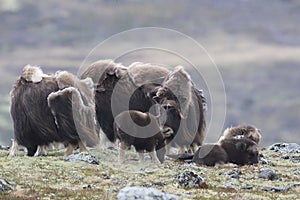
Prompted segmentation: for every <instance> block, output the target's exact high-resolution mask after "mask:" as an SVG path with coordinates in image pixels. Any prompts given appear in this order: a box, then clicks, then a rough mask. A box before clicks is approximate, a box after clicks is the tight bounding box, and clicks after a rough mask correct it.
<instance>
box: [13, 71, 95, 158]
mask: <svg viewBox="0 0 300 200" xmlns="http://www.w3.org/2000/svg"><path fill="white" fill-rule="evenodd" d="M57 80H58V81H57ZM57 80H56V77H54V76H49V75H45V74H44V73H43V72H42V70H41V69H40V68H39V67H35V66H30V65H27V66H25V67H24V69H23V73H22V75H21V77H19V79H18V80H17V81H16V83H15V86H14V88H13V90H12V92H11V107H10V113H11V116H12V119H13V124H14V146H13V147H14V148H12V151H11V152H10V155H15V154H16V150H17V149H18V148H17V147H18V145H22V146H24V147H26V148H27V155H28V156H33V155H34V154H35V152H36V151H37V148H38V146H41V147H42V146H48V145H49V144H50V143H52V142H54V141H56V142H67V143H71V144H72V143H73V142H74V140H76V139H77V141H78V139H79V137H78V133H77V132H76V131H73V130H72V131H70V129H69V130H66V129H65V130H64V131H63V130H62V128H65V127H66V126H65V125H69V124H71V123H70V121H72V119H73V118H72V117H70V116H72V115H68V117H67V118H63V117H58V115H57V114H58V113H62V112H65V111H66V110H68V108H69V107H70V106H72V104H71V102H70V96H69V95H67V96H65V95H56V96H57V97H58V96H59V98H60V99H58V98H56V97H55V98H54V97H53V94H55V93H56V92H58V93H57V94H63V93H64V92H63V91H59V89H60V88H59V84H58V83H60V81H59V79H57ZM77 81H79V80H78V79H77ZM49 96H52V98H50V99H52V100H53V102H50V104H51V105H50V106H51V107H49V105H48V104H49V101H47V99H48V100H49ZM54 100H55V101H54ZM59 102H60V103H61V104H60V103H59ZM66 102H67V103H66ZM67 104H68V105H67ZM65 106H67V107H65ZM93 109H94V108H92V109H91V110H93ZM55 111H58V112H56V113H55V114H56V116H55V117H54V116H53V113H54V112H55ZM71 114H72V112H71ZM92 136H94V135H87V138H90V137H91V138H92V140H94V137H92Z"/></svg>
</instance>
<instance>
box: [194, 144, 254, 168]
mask: <svg viewBox="0 0 300 200" xmlns="http://www.w3.org/2000/svg"><path fill="white" fill-rule="evenodd" d="M258 152H259V151H258V146H257V144H256V143H255V142H253V141H252V140H250V139H248V138H240V139H237V138H229V139H224V140H222V141H221V142H220V144H205V145H202V146H201V147H200V148H199V149H198V150H197V151H196V153H195V155H194V156H193V159H192V161H193V162H195V163H198V164H204V165H208V166H214V165H216V164H224V163H234V164H237V165H246V164H256V163H258Z"/></svg>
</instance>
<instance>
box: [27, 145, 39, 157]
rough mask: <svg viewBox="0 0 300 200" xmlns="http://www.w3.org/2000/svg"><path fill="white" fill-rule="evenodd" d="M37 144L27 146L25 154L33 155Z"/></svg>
mask: <svg viewBox="0 0 300 200" xmlns="http://www.w3.org/2000/svg"><path fill="white" fill-rule="evenodd" d="M37 148H38V146H37V145H36V146H33V147H27V150H28V152H27V156H34V154H35V152H36V151H37Z"/></svg>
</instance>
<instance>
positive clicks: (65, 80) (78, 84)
mask: <svg viewBox="0 0 300 200" xmlns="http://www.w3.org/2000/svg"><path fill="white" fill-rule="evenodd" d="M55 77H56V81H57V84H58V87H59V89H60V90H59V91H56V92H52V93H50V94H49V96H48V97H47V101H48V106H49V107H50V108H51V112H52V114H53V116H54V119H55V123H56V124H57V129H58V134H59V135H60V136H61V139H62V140H63V141H67V142H68V148H67V152H66V155H69V154H71V153H72V152H73V149H74V148H75V147H76V146H77V145H78V146H79V149H80V151H86V148H85V145H84V144H83V143H82V140H83V141H85V142H86V143H87V145H88V146H95V145H97V144H98V143H99V138H98V135H97V132H96V126H95V125H96V124H95V122H96V121H95V120H96V119H95V104H94V98H93V96H94V95H93V90H94V89H93V82H92V80H91V79H90V78H86V79H84V80H79V79H78V78H77V77H76V76H74V75H73V74H71V73H69V72H66V71H62V72H57V73H56V75H55Z"/></svg>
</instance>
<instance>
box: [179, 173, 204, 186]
mask: <svg viewBox="0 0 300 200" xmlns="http://www.w3.org/2000/svg"><path fill="white" fill-rule="evenodd" d="M175 179H176V181H177V183H178V185H179V186H181V187H185V188H207V184H206V183H205V181H204V179H203V178H202V177H201V176H199V175H197V174H195V173H194V172H185V173H182V174H179V175H177V176H176V178H175Z"/></svg>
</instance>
